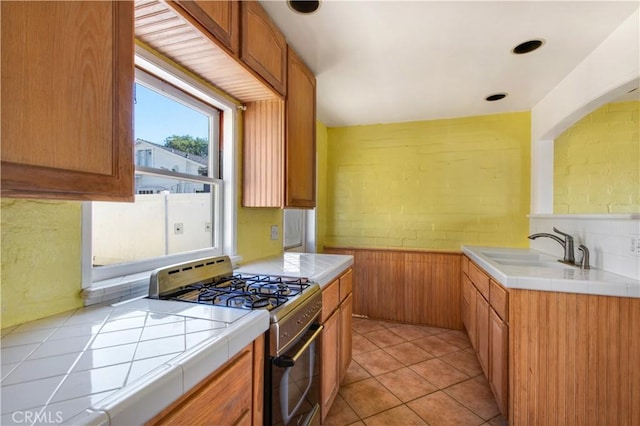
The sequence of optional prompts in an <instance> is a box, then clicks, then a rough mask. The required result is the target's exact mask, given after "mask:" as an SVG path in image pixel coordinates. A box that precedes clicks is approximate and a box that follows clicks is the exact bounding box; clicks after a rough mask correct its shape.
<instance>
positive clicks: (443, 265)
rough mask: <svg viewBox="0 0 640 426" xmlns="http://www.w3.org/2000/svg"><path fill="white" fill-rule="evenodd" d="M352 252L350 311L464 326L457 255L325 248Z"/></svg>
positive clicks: (439, 324)
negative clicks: (351, 306)
mask: <svg viewBox="0 0 640 426" xmlns="http://www.w3.org/2000/svg"><path fill="white" fill-rule="evenodd" d="M325 253H329V254H348V255H352V256H354V264H353V313H354V314H356V315H365V316H367V317H369V318H375V319H383V320H388V321H397V322H403V323H410V324H424V325H431V326H435V327H444V328H451V329H456V330H463V324H462V314H461V310H460V304H461V285H460V282H461V280H460V275H461V274H460V268H461V267H462V254H461V253H453V252H452V253H448V252H431V251H418V250H397V249H360V248H341V247H330V248H325Z"/></svg>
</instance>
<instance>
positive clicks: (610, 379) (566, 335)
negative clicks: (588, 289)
mask: <svg viewBox="0 0 640 426" xmlns="http://www.w3.org/2000/svg"><path fill="white" fill-rule="evenodd" d="M509 319H510V321H509V322H510V345H509V362H510V369H511V372H512V374H511V377H510V388H511V393H510V405H511V408H512V409H511V410H509V412H510V414H509V423H510V424H517V425H543V424H548V425H556V424H562V425H584V424H597V425H637V424H640V404H639V403H638V402H639V401H640V299H636V298H622V297H609V296H597V295H586V294H570V293H555V292H538V291H531V290H515V289H510V290H509Z"/></svg>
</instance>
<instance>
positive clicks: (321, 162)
mask: <svg viewBox="0 0 640 426" xmlns="http://www.w3.org/2000/svg"><path fill="white" fill-rule="evenodd" d="M327 136H328V135H327V127H326V126H325V125H324V124H323V123H322V122H320V121H317V122H316V155H317V159H316V164H317V168H318V170H317V185H316V186H317V188H316V252H318V253H322V251H323V247H324V244H325V239H326V235H327V142H328V141H327Z"/></svg>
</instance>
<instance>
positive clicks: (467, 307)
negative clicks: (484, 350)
mask: <svg viewBox="0 0 640 426" xmlns="http://www.w3.org/2000/svg"><path fill="white" fill-rule="evenodd" d="M476 294H477V292H476V289H475V287H474V286H473V284H472V283H471V280H469V278H468V277H467V276H466V275H463V276H462V308H461V309H462V321H463V323H464V327H465V328H466V329H467V334H468V335H469V341H470V342H471V346H472V347H473V349H476V350H477V349H478V346H477V343H476V342H477V338H476Z"/></svg>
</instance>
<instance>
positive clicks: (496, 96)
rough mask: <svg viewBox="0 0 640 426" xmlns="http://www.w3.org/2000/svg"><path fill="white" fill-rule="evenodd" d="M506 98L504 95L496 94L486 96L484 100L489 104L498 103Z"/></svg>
mask: <svg viewBox="0 0 640 426" xmlns="http://www.w3.org/2000/svg"><path fill="white" fill-rule="evenodd" d="M506 96H507V94H506V93H496V94H494V95H489V96H487V97H486V98H484V100H485V101H489V102H493V101H499V100H500V99H504V98H505V97H506Z"/></svg>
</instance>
